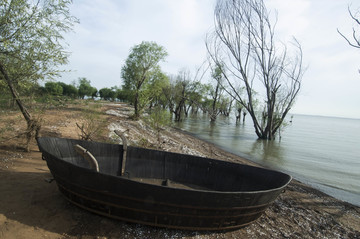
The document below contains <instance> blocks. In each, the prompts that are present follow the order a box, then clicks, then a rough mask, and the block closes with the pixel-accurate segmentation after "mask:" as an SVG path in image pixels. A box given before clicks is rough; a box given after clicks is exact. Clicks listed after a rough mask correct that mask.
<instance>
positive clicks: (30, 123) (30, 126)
mask: <svg viewBox="0 0 360 239" xmlns="http://www.w3.org/2000/svg"><path fill="white" fill-rule="evenodd" d="M0 72H1V73H2V75H3V76H4V79H5V81H6V84H7V85H8V86H9V89H10V92H11V95H12V97H13V99H14V100H15V102H16V104H17V105H18V107H19V109H20V111H21V113H22V115H23V116H24V118H25V120H26V123H27V130H26V139H27V142H26V151H30V150H29V143H30V140H31V138H32V137H33V136H35V138H37V137H38V136H39V132H40V128H41V124H40V122H39V121H38V120H35V119H32V117H31V115H30V112H29V111H28V110H27V108H26V107H25V105H24V104H23V103H22V101H21V100H20V97H19V94H18V92H17V91H16V89H15V87H14V85H13V83H12V81H11V79H10V77H9V75H8V74H7V72H6V70H5V68H4V66H3V65H2V64H1V63H0ZM34 133H35V135H34Z"/></svg>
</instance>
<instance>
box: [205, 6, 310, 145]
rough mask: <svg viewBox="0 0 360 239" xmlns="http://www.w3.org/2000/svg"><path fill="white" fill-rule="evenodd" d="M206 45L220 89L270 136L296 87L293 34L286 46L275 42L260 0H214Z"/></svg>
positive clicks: (298, 60)
mask: <svg viewBox="0 0 360 239" xmlns="http://www.w3.org/2000/svg"><path fill="white" fill-rule="evenodd" d="M206 46H207V49H208V53H209V55H210V57H211V59H212V61H213V62H214V63H215V65H217V66H219V67H222V71H221V72H222V75H223V77H224V83H223V85H224V89H225V90H226V91H227V92H228V93H229V94H230V95H231V97H233V98H234V99H235V100H236V101H237V102H238V103H239V104H241V105H242V106H243V107H244V109H245V110H246V111H247V112H248V113H249V115H250V116H251V118H252V120H253V123H254V127H255V132H256V134H257V136H258V137H259V138H260V139H269V140H271V139H274V137H275V134H276V132H277V130H278V129H279V127H280V126H281V124H282V123H283V121H284V119H285V116H286V115H287V113H288V112H289V110H290V109H291V107H292V106H293V104H294V102H295V99H296V96H297V94H298V93H299V90H300V86H301V78H302V76H303V72H304V69H303V67H302V49H301V46H300V44H299V43H298V41H296V39H294V42H293V46H295V47H294V48H293V49H292V50H291V51H289V50H288V48H287V47H286V46H285V45H282V44H280V43H279V42H278V41H277V39H276V37H275V27H274V26H273V25H272V24H271V22H270V13H269V12H268V10H267V9H266V7H265V4H264V2H263V1H262V0H218V1H217V4H216V7H215V30H214V32H213V33H212V34H209V35H208V36H207V39H206ZM290 53H292V54H291V55H292V57H290ZM239 89H244V91H245V94H241V92H240V91H239Z"/></svg>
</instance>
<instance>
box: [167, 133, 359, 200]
mask: <svg viewBox="0 0 360 239" xmlns="http://www.w3.org/2000/svg"><path fill="white" fill-rule="evenodd" d="M174 128H175V129H176V130H179V131H180V132H182V133H184V134H187V135H190V136H192V137H195V138H197V139H199V140H202V141H204V142H206V143H208V144H211V145H213V147H217V148H218V149H221V150H223V151H224V152H227V153H229V154H232V155H234V156H235V157H241V158H243V159H244V160H247V161H248V164H249V165H253V166H258V167H265V168H269V169H272V170H276V171H280V172H283V173H287V174H289V175H291V174H294V173H292V172H290V171H287V170H279V169H276V168H271V167H269V166H266V165H261V164H259V163H257V162H255V161H253V160H251V158H249V157H247V155H245V154H243V155H238V154H235V153H232V152H230V151H227V150H226V149H224V148H223V147H221V146H220V145H217V144H216V143H213V142H210V141H208V140H206V139H202V138H200V137H197V136H196V135H195V134H193V133H191V132H187V131H185V130H183V129H181V128H178V127H174ZM291 176H292V178H293V180H297V181H299V182H301V183H304V184H306V185H308V186H310V187H313V188H314V189H315V190H319V191H320V192H321V193H325V194H327V195H328V196H330V197H334V198H336V199H337V200H340V201H343V202H344V203H349V204H351V205H353V206H356V207H360V194H357V193H355V192H350V191H346V190H343V189H341V188H336V187H333V186H328V185H324V184H321V183H319V182H315V181H311V180H309V179H306V177H305V176H303V175H300V174H296V175H291ZM342 194H346V196H345V197H344V196H342ZM344 198H346V199H344ZM357 199H359V200H357Z"/></svg>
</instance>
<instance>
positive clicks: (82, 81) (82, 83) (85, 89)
mask: <svg viewBox="0 0 360 239" xmlns="http://www.w3.org/2000/svg"><path fill="white" fill-rule="evenodd" d="M78 82H79V88H78V95H79V97H80V98H81V99H84V98H85V96H88V97H92V98H94V97H96V94H97V89H96V88H95V87H93V86H91V82H90V80H87V79H86V78H85V77H81V78H79V79H78Z"/></svg>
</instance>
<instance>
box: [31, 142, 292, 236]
mask: <svg viewBox="0 0 360 239" xmlns="http://www.w3.org/2000/svg"><path fill="white" fill-rule="evenodd" d="M37 140H38V145H39V148H40V150H41V152H42V157H43V159H44V160H46V162H47V165H48V167H49V169H50V171H51V173H52V175H53V177H54V179H55V181H56V183H57V185H58V187H59V190H60V191H61V192H62V193H63V194H64V195H65V197H66V198H67V199H68V200H69V201H70V202H72V203H73V204H75V205H77V206H79V207H81V208H84V209H86V210H88V211H91V212H94V213H97V214H101V215H104V216H108V217H111V218H115V219H120V220H123V221H128V222H134V223H141V224H147V225H151V226H159V227H168V228H177V229H188V230H225V229H235V228H239V227H242V226H246V225H248V224H249V223H251V222H253V221H254V220H256V219H257V218H259V217H260V216H261V214H262V213H263V212H264V211H265V209H266V208H267V207H268V206H269V205H270V204H271V203H272V202H273V201H274V200H275V199H276V197H277V196H278V195H279V194H280V193H281V192H282V191H283V190H284V188H285V187H286V185H287V184H288V183H289V182H290V181H291V176H289V175H287V174H284V173H281V172H276V171H273V170H268V169H264V168H258V167H252V166H248V165H242V164H237V163H231V162H225V161H220V160H215V159H209V158H203V157H197V156H191V155H184V154H177V153H170V152H164V151H157V150H150V149H144V148H137V147H124V146H123V145H116V144H106V143H98V142H91V141H81V140H74V139H65V138H49V137H43V138H38V139H37ZM74 145H80V146H81V147H82V148H84V149H87V150H88V151H89V152H91V154H92V155H93V156H94V159H95V160H96V161H97V164H98V169H99V172H97V170H96V167H94V165H92V166H91V164H89V162H88V161H87V160H85V159H84V157H82V156H81V155H80V154H78V153H77V152H76V150H75V148H74ZM77 147H78V146H77ZM81 147H80V148H81ZM125 150H126V151H125ZM77 151H79V148H77ZM124 151H125V152H126V154H127V156H126V160H124V159H123V157H124ZM84 153H86V152H85V151H84Z"/></svg>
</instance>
